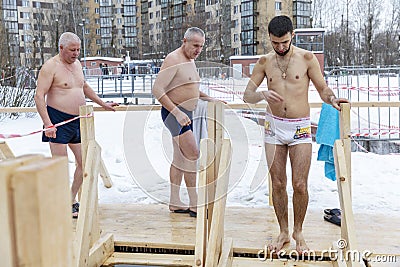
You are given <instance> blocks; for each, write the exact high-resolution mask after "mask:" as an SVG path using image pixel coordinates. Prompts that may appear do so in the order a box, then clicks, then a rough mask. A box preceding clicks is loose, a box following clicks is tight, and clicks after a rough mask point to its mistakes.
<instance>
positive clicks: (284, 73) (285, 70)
mask: <svg viewBox="0 0 400 267" xmlns="http://www.w3.org/2000/svg"><path fill="white" fill-rule="evenodd" d="M292 55H293V49H292V52H291V53H290V57H289V60H288V63H287V65H286V67H285V68H284V69H283V68H282V67H281V65H279V61H278V56H277V54H275V59H276V64H277V65H278V68H279V70H280V71H281V72H282V75H281V76H282V78H283V79H286V76H287V75H286V72H287V70H288V68H289V64H290V60H291V59H292Z"/></svg>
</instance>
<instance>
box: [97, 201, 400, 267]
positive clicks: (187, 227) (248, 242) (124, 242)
mask: <svg viewBox="0 0 400 267" xmlns="http://www.w3.org/2000/svg"><path fill="white" fill-rule="evenodd" d="M99 210H100V227H101V229H102V230H103V231H104V232H105V233H112V234H114V240H115V245H116V246H121V247H147V248H149V247H150V248H152V247H153V248H158V247H162V248H165V249H171V250H172V249H175V250H194V244H195V233H196V229H195V227H196V219H194V218H191V217H189V215H187V214H175V213H171V212H169V211H168V209H167V207H166V206H164V205H137V204H123V205H115V204H114V205H111V204H100V206H99ZM289 214H290V215H289V216H290V219H289V220H290V222H291V223H292V221H293V219H292V216H291V215H292V212H291V211H290V213H289ZM399 221H400V217H393V216H387V217H385V216H382V215H379V216H371V215H366V214H357V213H356V214H355V224H356V226H357V239H358V242H359V249H360V250H361V251H364V250H369V251H371V252H373V253H374V254H375V255H379V254H385V255H393V254H396V255H398V256H397V259H396V260H397V262H396V263H393V262H392V263H385V264H383V263H379V264H378V263H374V264H373V265H372V266H379V267H380V266H391V267H394V266H400V241H399V240H400V231H399V226H398V225H399ZM277 226H278V225H277V221H276V219H275V215H274V211H273V208H272V207H265V208H244V207H227V210H226V216H225V238H229V237H231V238H232V239H233V247H234V253H235V254H236V255H245V256H246V254H248V255H250V256H251V254H253V256H254V255H255V254H256V253H257V252H258V251H259V250H261V249H263V248H264V246H265V244H266V243H268V242H269V241H270V240H272V238H273V237H275V236H276V235H277V233H278V227H277ZM290 227H291V228H292V225H290ZM304 235H305V238H306V240H307V242H308V245H309V247H310V249H312V250H315V251H322V250H328V249H329V248H330V247H331V246H332V243H334V242H335V241H337V240H338V239H339V238H340V227H338V226H336V225H333V224H331V223H328V222H325V221H324V220H323V216H322V210H321V211H318V212H317V211H313V210H310V211H308V213H307V216H306V220H305V223H304ZM160 244H163V245H160ZM291 249H294V241H292V243H291V245H290V247H289V248H287V250H291ZM257 260H258V259H257ZM258 261H259V260H258Z"/></svg>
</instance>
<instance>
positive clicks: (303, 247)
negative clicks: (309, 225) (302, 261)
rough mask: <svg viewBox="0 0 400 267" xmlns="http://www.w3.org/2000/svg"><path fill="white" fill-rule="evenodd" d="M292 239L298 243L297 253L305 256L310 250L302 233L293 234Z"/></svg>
mask: <svg viewBox="0 0 400 267" xmlns="http://www.w3.org/2000/svg"><path fill="white" fill-rule="evenodd" d="M292 237H293V239H294V240H295V241H296V251H297V252H298V253H299V254H300V255H302V254H305V253H307V252H308V251H309V250H310V249H309V248H308V246H307V244H306V241H305V240H304V237H303V233H302V232H293V234H292Z"/></svg>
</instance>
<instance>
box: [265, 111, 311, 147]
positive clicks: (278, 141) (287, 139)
mask: <svg viewBox="0 0 400 267" xmlns="http://www.w3.org/2000/svg"><path fill="white" fill-rule="evenodd" d="M264 130H265V138H264V142H265V143H268V144H275V145H288V146H294V145H297V144H307V143H311V142H312V136H311V121H310V117H306V118H297V119H286V118H280V117H277V116H274V115H272V114H270V113H266V114H265V122H264Z"/></svg>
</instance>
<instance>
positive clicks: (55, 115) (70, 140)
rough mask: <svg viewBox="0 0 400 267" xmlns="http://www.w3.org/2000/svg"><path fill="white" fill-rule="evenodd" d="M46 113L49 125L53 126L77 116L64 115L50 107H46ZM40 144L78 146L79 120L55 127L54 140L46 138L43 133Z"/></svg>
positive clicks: (79, 138)
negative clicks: (49, 121)
mask: <svg viewBox="0 0 400 267" xmlns="http://www.w3.org/2000/svg"><path fill="white" fill-rule="evenodd" d="M47 113H48V114H49V117H50V120H51V123H53V124H57V123H60V122H63V121H66V120H69V119H72V118H75V117H76V116H78V115H71V114H68V113H64V112H62V111H59V110H57V109H55V108H52V107H50V106H47ZM42 142H51V143H58V144H79V143H80V142H81V131H80V123H79V119H77V120H74V121H71V122H69V123H67V124H64V125H61V126H59V127H57V132H56V138H51V137H47V136H46V135H45V134H44V132H43V134H42Z"/></svg>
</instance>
